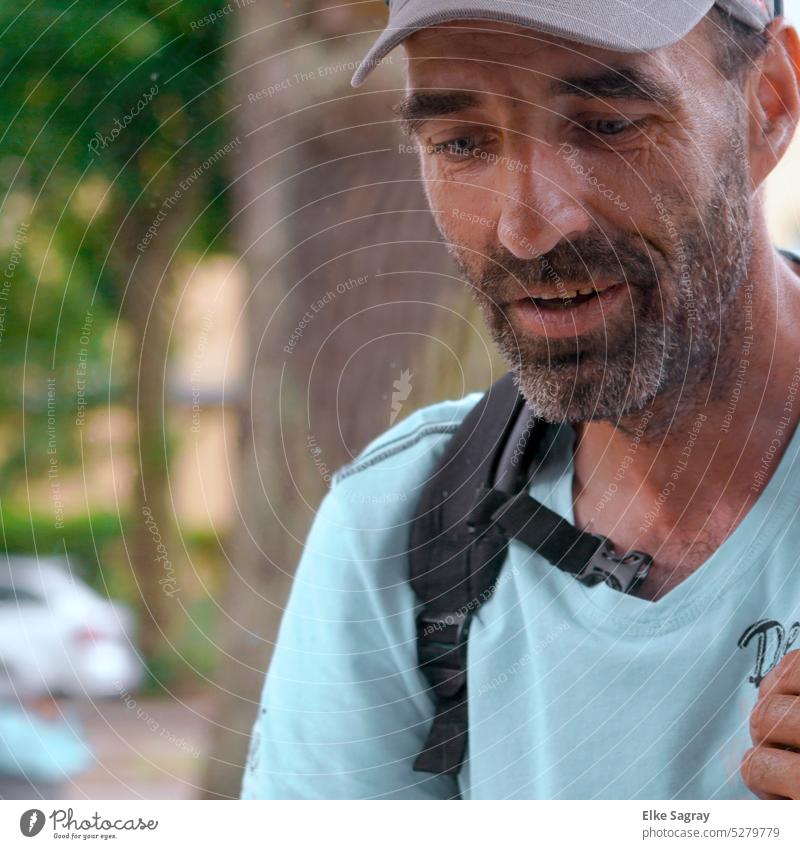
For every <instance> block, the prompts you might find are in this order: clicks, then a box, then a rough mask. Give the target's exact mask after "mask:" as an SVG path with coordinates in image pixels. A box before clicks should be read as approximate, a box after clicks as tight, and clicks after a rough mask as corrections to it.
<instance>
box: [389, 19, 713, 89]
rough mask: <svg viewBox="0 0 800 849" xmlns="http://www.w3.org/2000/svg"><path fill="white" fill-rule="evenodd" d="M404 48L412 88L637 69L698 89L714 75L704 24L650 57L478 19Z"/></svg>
mask: <svg viewBox="0 0 800 849" xmlns="http://www.w3.org/2000/svg"><path fill="white" fill-rule="evenodd" d="M403 47H404V49H405V52H406V55H407V58H408V70H407V75H408V81H409V87H416V86H421V87H425V86H454V85H457V84H458V83H459V81H460V83H461V85H462V86H463V83H464V81H465V79H466V80H472V81H473V83H474V82H475V81H476V80H478V81H480V80H483V81H487V82H488V81H489V80H491V81H492V83H493V85H494V86H498V87H502V88H503V89H504V90H509V91H513V90H518V89H522V88H527V87H529V86H530V85H531V84H532V83H533V82H535V81H539V82H541V81H543V80H544V81H551V80H553V79H554V78H555V79H560V78H564V77H567V76H572V75H574V74H575V73H593V72H599V71H602V70H608V69H612V68H617V67H624V68H635V69H637V70H641V71H643V72H646V73H647V74H648V76H649V77H651V78H657V77H661V78H663V79H664V80H665V81H669V80H673V81H675V82H679V81H680V80H682V79H687V78H690V77H691V78H692V79H694V81H695V84H698V83H699V82H700V81H701V80H702V79H703V78H704V77H705V76H706V75H708V76H709V77H710V76H711V75H712V72H713V71H714V70H715V66H714V63H713V52H712V44H711V42H710V39H709V38H708V37H707V35H706V33H705V26H704V23H703V22H701V23H700V24H699V25H698V26H697V27H695V28H694V30H692V31H691V32H690V33H689V34H688V35H687V36H686V37H685V38H684V39H681V40H680V41H678V42H677V43H676V44H674V45H670V46H669V47H664V48H661V49H660V50H655V51H652V52H649V53H623V52H619V51H614V50H606V49H603V48H599V47H591V46H587V45H583V44H578V43H577V42H573V41H568V40H566V39H564V38H559V37H556V36H550V35H547V34H545V33H542V32H538V31H535V30H531V29H528V28H526V27H521V26H517V25H515V24H505V23H500V22H497V23H495V22H493V21H477V20H475V21H453V22H450V23H445V24H441V25H439V26H435V27H427V28H425V29H422V30H418V31H417V32H415V33H413V34H412V35H410V36H409V37H408V38H406V39H405V41H404V42H403ZM696 74H700V75H701V76H700V77H699V78H698V77H697V76H695V75H696ZM465 75H469V76H465ZM714 76H716V74H714ZM470 87H471V88H474V87H475V86H474V85H470Z"/></svg>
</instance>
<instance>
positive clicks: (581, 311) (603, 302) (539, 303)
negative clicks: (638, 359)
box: [506, 283, 627, 338]
mask: <svg viewBox="0 0 800 849" xmlns="http://www.w3.org/2000/svg"><path fill="white" fill-rule="evenodd" d="M626 289H627V286H626V285H625V284H623V283H614V284H608V285H598V286H588V287H581V288H575V287H572V288H568V287H566V286H564V285H561V286H560V287H559V289H558V290H550V291H548V292H544V291H542V292H535V293H530V294H529V295H527V296H526V297H524V298H518V299H517V300H514V301H511V302H510V303H508V304H507V305H506V311H507V314H508V315H509V317H511V318H513V319H516V321H517V323H519V324H520V325H521V326H522V329H524V330H527V331H528V332H531V333H535V334H536V335H539V336H549V337H552V338H563V337H566V336H577V335H580V334H581V333H585V332H587V331H588V330H591V329H592V328H594V327H596V326H598V325H601V324H603V323H604V322H605V321H606V320H607V319H608V317H609V312H610V310H611V309H612V308H613V307H614V306H615V305H616V304H617V303H619V302H621V301H622V300H623V296H624V294H625V291H626Z"/></svg>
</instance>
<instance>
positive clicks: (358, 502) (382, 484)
mask: <svg viewBox="0 0 800 849" xmlns="http://www.w3.org/2000/svg"><path fill="white" fill-rule="evenodd" d="M481 396H482V393H480V392H473V393H471V394H469V395H465V396H464V397H463V398H460V399H458V400H454V401H443V402H440V403H438V404H432V405H430V406H428V407H423V408H422V409H420V410H417V411H416V412H415V413H413V414H412V415H410V416H408V418H406V419H404V420H403V421H402V422H399V423H398V424H396V425H395V426H394V427H391V428H389V430H387V431H385V432H384V433H382V434H381V435H380V436H378V437H377V438H376V439H374V440H372V442H370V443H369V445H367V447H366V448H364V450H363V451H362V452H361V453H360V454H359V455H358V456H357V457H355V458H354V459H353V460H352V461H351V462H350V463H348V464H347V465H345V466H344V467H342V468H341V469H339V471H337V472H336V473H335V474H334V476H333V480H332V482H331V491H330V492H329V493H328V495H327V496H326V499H325V500H326V502H328V505H327V506H328V508H329V509H333V510H334V512H335V513H337V514H338V515H339V516H340V517H342V516H343V514H346V515H347V517H348V519H349V523H352V525H351V526H353V525H355V526H364V525H367V524H368V525H369V526H370V527H372V528H375V522H376V520H377V521H378V523H379V525H380V526H382V527H389V526H391V525H392V524H393V523H395V522H403V521H405V520H407V517H408V516H409V515H410V513H411V512H412V511H413V508H414V505H415V504H416V501H417V499H418V498H419V496H420V494H421V492H422V488H423V487H424V485H425V483H426V481H427V480H428V478H429V477H430V475H431V474H432V473H433V471H434V470H435V469H436V466H437V464H438V462H439V459H440V457H441V456H442V453H443V452H444V449H445V446H446V445H447V442H448V441H449V439H450V438H451V437H452V435H453V434H454V433H455V432H456V430H458V427H459V425H460V424H461V422H462V421H463V420H464V418H465V417H466V415H467V414H468V413H469V411H470V410H471V409H472V408H473V407H474V406H475V404H477V403H478V401H479V400H480V398H481Z"/></svg>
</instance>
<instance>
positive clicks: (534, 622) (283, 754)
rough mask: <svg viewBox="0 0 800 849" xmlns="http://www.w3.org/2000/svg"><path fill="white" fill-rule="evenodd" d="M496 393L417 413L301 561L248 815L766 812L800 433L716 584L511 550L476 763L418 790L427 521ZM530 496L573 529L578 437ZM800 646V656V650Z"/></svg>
mask: <svg viewBox="0 0 800 849" xmlns="http://www.w3.org/2000/svg"><path fill="white" fill-rule="evenodd" d="M478 397H479V396H478V395H475V394H473V395H470V396H467V397H466V398H464V399H462V400H461V401H457V402H447V403H442V404H437V405H435V406H432V407H428V408H426V409H424V410H421V411H419V412H418V413H415V414H414V415H412V416H410V417H409V418H408V419H406V420H405V421H403V422H401V423H400V424H399V425H397V426H395V427H393V428H392V429H391V430H389V431H388V432H387V433H385V434H383V435H382V436H381V437H379V438H378V439H377V440H376V441H375V442H373V443H372V444H371V445H370V446H369V447H368V448H367V449H366V450H365V451H364V452H363V454H362V455H361V456H360V457H359V458H358V459H357V460H356V461H355V462H353V463H351V464H350V465H349V466H346V467H345V468H344V469H343V470H342V471H341V472H340V473H339V474H338V475H337V476H336V478H335V481H334V485H333V487H332V489H331V491H330V492H329V493H328V494H327V496H326V498H325V499H324V501H323V503H322V506H321V508H320V511H319V514H318V516H317V518H316V521H315V523H314V526H313V528H312V531H311V533H310V535H309V538H308V541H307V546H306V549H305V552H304V555H303V557H302V560H301V563H300V566H299V569H298V573H297V578H296V580H295V583H294V587H293V590H292V594H291V598H290V602H289V604H288V608H287V610H286V613H285V616H284V619H283V623H282V626H281V629H280V636H279V639H278V643H277V647H276V650H275V654H274V656H273V660H272V663H271V665H270V670H269V674H268V676H267V680H266V684H265V687H264V692H263V697H262V703H261V709H260V714H259V717H258V719H257V722H256V725H255V728H254V730H253V738H252V741H251V748H250V756H249V761H248V765H247V769H246V773H245V778H244V783H243V788H242V795H243V797H244V798H279V799H285V798H321V799H352V798H408V799H410V798H414V799H416V798H450V797H453V796H455V795H457V794H458V793H460V794H461V796H462V797H463V798H465V799H486V798H491V799H506V798H513V799H754V798H755V797H754V796H753V794H751V793H750V792H749V790H748V789H747V788H746V787H745V786H744V784H743V782H742V780H741V778H740V776H739V765H740V762H741V758H742V755H743V754H744V752H745V751H746V750H747V749H748V748H749V747H750V745H751V744H750V738H749V728H748V722H749V717H750V712H751V710H752V708H753V706H754V704H755V702H756V698H757V686H756V682H757V681H759V680H760V677H763V676H764V675H765V674H766V672H767V671H768V670H769V668H771V666H772V665H774V664H775V663H776V662H777V661H778V660H780V658H781V657H782V656H783V654H784V653H785V652H786V651H787V650H788V649H789V648H790V647H791V646H792V644H793V643H794V642H795V640H796V639H797V637H798V634H799V633H800V568H798V559H799V558H800V522H799V521H798V515H797V512H798V507H799V506H800V461H799V460H798V456H797V455H798V449H800V436H799V435H798V433H795V434H794V436H793V438H792V440H791V442H790V444H789V446H788V448H787V450H786V453H785V454H784V456H783V458H782V459H781V462H780V464H779V466H778V468H777V469H776V470H775V472H774V474H773V476H772V478H771V479H770V480H769V482H768V483H767V485H766V486H765V487H764V488H763V489H762V490H761V494H760V496H759V498H758V501H757V502H756V504H755V505H754V506H753V507H752V509H751V510H750V511H749V512H748V513H747V515H746V516H745V517H744V519H743V520H742V522H741V523H740V524H739V526H738V527H737V528H736V530H735V531H734V532H733V534H732V535H731V536H730V537H729V538H728V539H727V540H726V541H725V542H724V543H723V545H722V546H721V547H720V548H719V549H718V550H717V551H716V552H715V553H714V554H713V555H712V557H710V558H709V559H708V560H707V561H706V562H705V563H704V564H703V565H702V566H701V567H700V568H699V569H698V570H696V571H695V572H694V573H693V574H692V575H690V576H689V577H688V578H687V579H685V580H684V581H682V582H681V583H680V584H679V585H678V586H677V587H675V588H674V589H673V590H672V591H671V592H669V593H668V594H667V595H666V596H664V597H663V598H661V599H659V600H658V601H657V602H651V601H647V600H644V599H640V598H637V597H635V596H628V595H624V594H623V593H620V592H618V591H616V590H613V589H611V588H610V587H608V586H606V585H605V584H600V585H598V586H594V587H587V586H584V585H582V584H581V583H579V582H578V581H576V580H575V579H574V578H573V577H571V576H570V575H568V574H566V573H564V572H562V571H560V570H559V569H557V568H556V567H554V566H552V565H551V564H549V563H548V562H547V561H545V560H544V559H543V558H541V557H540V556H539V555H537V554H536V553H534V552H532V551H531V550H530V549H528V548H526V546H525V545H523V544H522V543H518V542H516V541H512V542H511V544H510V546H509V552H508V555H507V558H506V561H505V563H504V565H503V569H502V571H501V573H500V577H499V579H498V582H497V588H496V591H495V593H494V595H493V596H492V598H491V599H490V600H489V601H488V602H486V603H485V604H484V605H483V606H482V607H481V608H480V609H479V610H478V611H477V613H476V614H475V616H474V619H473V622H472V625H471V629H470V633H469V643H468V654H469V669H468V687H469V750H468V758H467V761H466V763H465V765H464V767H463V769H462V771H461V773H460V775H459V776H458V778H455V777H452V776H432V775H430V774H428V773H419V772H414V771H413V769H412V764H413V761H414V759H415V757H416V756H417V754H418V753H419V751H420V749H421V748H422V745H423V742H424V740H425V737H426V734H427V732H428V729H429V727H430V724H431V720H432V717H433V714H434V703H433V701H432V698H431V695H430V694H429V692H427V690H426V682H425V679H424V678H423V677H422V675H421V673H420V672H419V670H418V669H417V659H416V650H417V645H416V636H415V614H416V612H417V609H418V608H417V604H416V600H415V597H414V595H413V593H412V590H411V587H410V585H409V584H408V582H407V576H408V571H409V564H408V557H407V553H406V552H407V549H408V534H409V522H410V518H411V515H412V513H413V510H414V508H415V506H416V502H417V499H418V498H419V495H420V491H421V487H422V486H423V485H424V483H425V481H426V480H427V478H428V477H429V475H430V474H431V472H432V471H433V469H434V468H435V465H436V462H437V459H438V458H439V457H440V456H441V453H442V451H443V449H444V447H445V445H446V442H447V440H448V438H449V437H450V436H451V435H452V433H453V432H454V431H455V429H456V427H457V425H458V423H459V422H460V421H461V420H462V419H463V417H464V416H465V415H466V413H467V412H468V411H469V409H470V408H471V407H472V406H473V405H474V404H475V403H476V402H477V400H478ZM551 439H552V445H551V448H550V451H549V453H548V462H547V464H546V465H544V466H543V467H542V468H541V469H540V470H539V472H538V473H537V475H536V479H535V480H534V482H533V485H532V487H531V489H530V493H531V495H533V496H534V497H535V498H537V499H539V500H540V501H542V502H544V503H545V504H547V505H548V506H549V507H551V508H552V509H553V510H555V511H556V512H558V513H559V514H560V515H562V516H564V517H565V518H566V519H568V520H569V521H573V512H572V476H573V467H572V448H573V440H574V431H573V430H572V428H571V427H569V426H567V425H563V426H561V427H560V428H558V429H557V431H555V433H554V434H553V435H552V437H551ZM797 647H800V643H798V646H797Z"/></svg>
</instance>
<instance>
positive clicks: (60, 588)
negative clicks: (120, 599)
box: [0, 555, 142, 701]
mask: <svg viewBox="0 0 800 849" xmlns="http://www.w3.org/2000/svg"><path fill="white" fill-rule="evenodd" d="M132 624H133V623H132V617H131V613H130V611H129V610H128V609H127V608H126V607H124V606H123V605H121V604H118V603H115V602H112V601H109V600H107V599H105V598H103V597H102V596H100V595H99V594H98V593H96V592H95V591H94V590H93V589H91V588H90V587H88V586H87V585H86V584H85V583H83V581H81V580H80V579H79V578H77V577H76V576H75V575H74V574H72V573H71V571H70V567H69V562H68V561H67V560H66V558H59V557H48V558H38V559H37V558H35V557H21V556H9V557H6V556H5V555H0V700H3V699H6V700H8V699H12V700H14V701H16V700H18V699H26V698H34V697H36V696H41V695H45V694H50V695H55V696H58V695H64V696H72V697H78V698H81V697H83V698H100V697H103V696H119V695H120V693H121V692H122V691H123V690H125V691H128V690H131V689H134V688H135V687H136V685H137V684H138V683H139V681H140V679H141V677H142V664H141V662H140V661H139V659H138V656H137V653H136V650H135V648H134V645H133V643H132V640H131V634H132V631H133V628H132Z"/></svg>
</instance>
